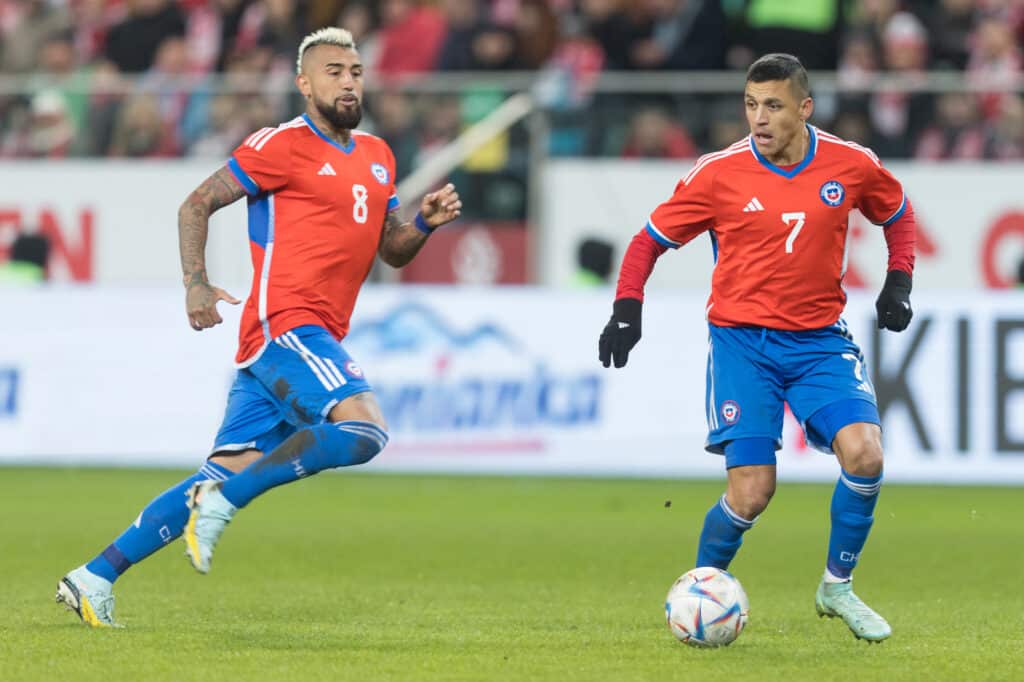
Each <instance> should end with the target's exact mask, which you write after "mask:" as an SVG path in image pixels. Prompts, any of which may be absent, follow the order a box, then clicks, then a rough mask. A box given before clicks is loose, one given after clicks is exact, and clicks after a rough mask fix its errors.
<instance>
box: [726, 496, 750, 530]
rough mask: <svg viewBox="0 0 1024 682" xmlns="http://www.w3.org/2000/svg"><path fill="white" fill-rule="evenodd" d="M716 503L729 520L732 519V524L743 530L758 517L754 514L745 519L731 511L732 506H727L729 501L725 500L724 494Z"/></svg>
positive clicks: (748, 527) (748, 528)
mask: <svg viewBox="0 0 1024 682" xmlns="http://www.w3.org/2000/svg"><path fill="white" fill-rule="evenodd" d="M718 505H719V506H720V507H721V508H722V511H724V512H725V515H726V516H728V517H729V520H730V521H732V523H733V525H734V526H736V527H737V528H742V529H743V530H750V529H751V528H752V527H753V525H754V522H755V521H757V519H758V517H756V516H755V517H754V518H752V519H745V518H743V517H742V516H740V515H739V514H737V513H736V512H735V511H733V509H732V507H730V506H729V503H728V502H726V500H725V495H722V498H721V499H720V500H718Z"/></svg>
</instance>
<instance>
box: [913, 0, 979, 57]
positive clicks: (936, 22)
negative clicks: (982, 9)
mask: <svg viewBox="0 0 1024 682" xmlns="http://www.w3.org/2000/svg"><path fill="white" fill-rule="evenodd" d="M975 8H976V3H975V0H940V1H939V6H938V7H937V8H936V9H935V10H933V11H931V12H929V13H928V14H927V15H925V16H926V19H925V21H926V22H927V24H928V36H929V42H930V43H931V54H932V56H931V67H932V68H933V69H955V70H957V71H963V69H964V68H965V67H966V66H967V54H968V48H967V46H968V42H969V38H970V35H971V30H972V29H973V27H974V22H975V19H976V9H975Z"/></svg>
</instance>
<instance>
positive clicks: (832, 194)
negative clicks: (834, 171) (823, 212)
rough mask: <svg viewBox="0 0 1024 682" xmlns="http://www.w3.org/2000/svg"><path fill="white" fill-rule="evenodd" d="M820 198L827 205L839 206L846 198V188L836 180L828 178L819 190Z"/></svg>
mask: <svg viewBox="0 0 1024 682" xmlns="http://www.w3.org/2000/svg"><path fill="white" fill-rule="evenodd" d="M819 194H820V195H821V200H822V201H824V202H825V203H826V204H827V205H829V206H833V207H835V206H839V205H840V204H841V203H843V199H845V198H846V188H845V187H843V185H842V183H840V182H839V181H838V180H829V181H828V182H826V183H825V184H824V185H822V186H821V190H819Z"/></svg>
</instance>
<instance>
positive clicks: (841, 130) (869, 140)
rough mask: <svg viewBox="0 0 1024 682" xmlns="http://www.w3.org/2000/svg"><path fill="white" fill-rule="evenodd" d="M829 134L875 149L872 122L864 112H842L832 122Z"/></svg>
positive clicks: (855, 110)
mask: <svg viewBox="0 0 1024 682" xmlns="http://www.w3.org/2000/svg"><path fill="white" fill-rule="evenodd" d="M829 132H831V133H832V134H834V135H836V136H838V137H841V138H843V139H844V140H849V141H850V142H856V143H857V144H859V145H862V146H864V147H868V148H869V149H874V148H875V139H874V134H873V132H872V130H871V120H870V119H869V118H868V115H867V114H866V113H865V112H864V111H863V110H860V109H855V108H850V109H845V110H840V112H839V114H838V115H837V116H836V118H835V120H834V121H832V125H831V126H829Z"/></svg>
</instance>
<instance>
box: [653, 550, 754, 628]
mask: <svg viewBox="0 0 1024 682" xmlns="http://www.w3.org/2000/svg"><path fill="white" fill-rule="evenodd" d="M749 612H750V603H749V602H748V601H747V594H746V592H744V591H743V586H742V585H740V581H739V580H737V579H736V578H735V577H734V576H733V575H732V574H731V573H729V572H728V571H723V570H721V569H720V568H712V567H711V566H703V567H701V568H695V569H693V570H691V571H687V572H686V573H684V574H683V575H681V576H680V577H679V579H678V580H676V581H675V583H673V584H672V587H671V589H669V591H668V596H667V597H665V618H666V619H667V621H668V628H669V630H671V631H672V634H673V635H675V636H676V639H678V640H679V641H680V642H685V643H686V644H689V645H691V646H698V647H716V646H725V645H726V644H731V643H732V642H733V641H735V639H736V638H737V637H739V636H740V633H741V632H743V628H744V627H745V626H746V624H747V616H748V614H749Z"/></svg>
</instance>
